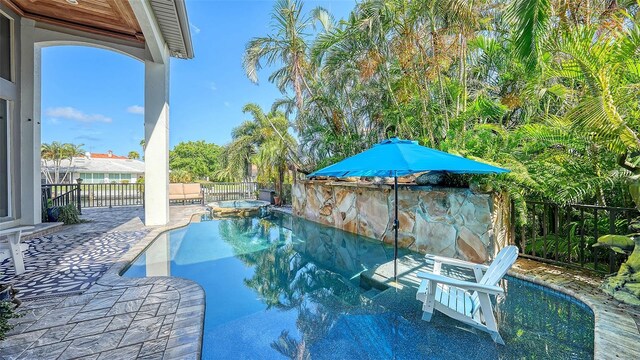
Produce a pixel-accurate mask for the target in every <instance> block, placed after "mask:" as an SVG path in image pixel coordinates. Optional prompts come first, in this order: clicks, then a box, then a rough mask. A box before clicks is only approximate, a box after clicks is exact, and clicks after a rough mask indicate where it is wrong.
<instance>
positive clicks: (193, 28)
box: [189, 24, 200, 35]
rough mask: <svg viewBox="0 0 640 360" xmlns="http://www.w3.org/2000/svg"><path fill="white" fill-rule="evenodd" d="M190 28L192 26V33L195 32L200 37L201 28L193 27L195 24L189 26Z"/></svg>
mask: <svg viewBox="0 0 640 360" xmlns="http://www.w3.org/2000/svg"><path fill="white" fill-rule="evenodd" d="M189 26H191V31H192V32H193V34H194V35H198V34H200V28H199V27H197V26H195V25H193V24H189Z"/></svg>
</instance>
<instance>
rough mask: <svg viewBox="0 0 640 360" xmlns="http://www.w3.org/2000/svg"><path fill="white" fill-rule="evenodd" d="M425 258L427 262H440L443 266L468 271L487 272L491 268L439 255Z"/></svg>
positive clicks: (428, 255) (429, 255)
mask: <svg viewBox="0 0 640 360" xmlns="http://www.w3.org/2000/svg"><path fill="white" fill-rule="evenodd" d="M424 258H425V259H427V260H433V261H434V262H439V263H441V264H445V265H453V266H460V267H464V268H468V269H473V268H479V269H481V270H482V271H487V269H488V268H489V267H488V266H487V265H483V264H476V263H473V262H470V261H464V260H459V259H453V258H448V257H444V256H438V255H431V254H427V255H425V256H424Z"/></svg>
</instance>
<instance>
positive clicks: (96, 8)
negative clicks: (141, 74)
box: [0, 0, 144, 43]
mask: <svg viewBox="0 0 640 360" xmlns="http://www.w3.org/2000/svg"><path fill="white" fill-rule="evenodd" d="M77 1H78V4H77V5H72V4H69V3H68V2H67V1H66V0H0V3H1V4H3V5H5V6H7V7H8V8H9V9H11V10H12V11H14V12H15V13H17V14H18V15H20V16H22V17H25V18H28V19H33V20H35V21H39V22H43V23H47V24H52V25H56V26H61V27H65V28H69V29H73V30H78V31H83V32H88V33H91V34H96V35H103V36H108V37H112V38H117V39H122V40H128V41H133V42H138V43H144V35H143V34H142V30H141V29H140V25H139V24H138V20H137V19H136V17H135V14H134V13H133V10H132V9H131V6H130V5H129V2H128V1H124V0H77Z"/></svg>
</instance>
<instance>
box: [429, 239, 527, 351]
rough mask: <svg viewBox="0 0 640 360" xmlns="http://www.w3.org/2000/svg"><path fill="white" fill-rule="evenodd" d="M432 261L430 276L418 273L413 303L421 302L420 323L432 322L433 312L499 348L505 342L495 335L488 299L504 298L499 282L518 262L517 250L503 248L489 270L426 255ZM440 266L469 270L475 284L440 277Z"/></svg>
mask: <svg viewBox="0 0 640 360" xmlns="http://www.w3.org/2000/svg"><path fill="white" fill-rule="evenodd" d="M426 257H427V259H431V260H433V262H434V264H433V273H429V272H419V273H418V277H419V278H421V279H423V280H422V282H421V283H420V287H419V288H418V293H417V294H416V299H418V300H420V301H422V302H423V305H422V311H423V312H424V313H423V315H422V320H425V321H431V316H432V315H433V310H434V309H435V310H438V311H440V312H441V313H443V314H445V315H447V316H449V317H451V318H454V319H456V320H459V321H461V322H463V323H465V324H468V325H471V326H473V327H475V328H477V329H480V330H483V331H486V332H488V333H489V334H491V338H493V341H495V342H496V343H498V344H502V345H504V341H503V340H502V337H501V336H500V333H499V332H498V325H497V323H496V318H495V316H494V315H493V305H492V304H491V299H490V298H489V295H499V294H503V293H504V290H503V289H502V288H501V287H500V286H498V282H499V281H500V279H502V277H503V276H504V275H505V274H506V273H507V271H508V270H509V268H511V265H513V263H514V262H515V261H516V259H517V258H518V248H517V247H515V246H506V247H504V248H503V249H502V250H500V252H499V253H498V255H497V256H496V258H495V260H494V261H493V262H492V263H491V265H490V266H486V265H481V264H475V263H471V262H467V261H463V260H457V259H451V258H446V257H441V256H435V255H427V256H426ZM442 264H446V265H453V266H458V267H464V268H468V269H472V270H473V273H474V275H475V277H476V282H471V281H464V280H458V279H454V278H450V277H447V276H443V275H440V269H441V267H442Z"/></svg>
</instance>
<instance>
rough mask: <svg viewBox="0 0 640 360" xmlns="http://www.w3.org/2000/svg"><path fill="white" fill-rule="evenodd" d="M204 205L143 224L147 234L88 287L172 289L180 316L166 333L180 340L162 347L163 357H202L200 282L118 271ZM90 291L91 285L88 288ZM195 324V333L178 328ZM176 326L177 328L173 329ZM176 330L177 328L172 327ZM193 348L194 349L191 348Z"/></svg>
mask: <svg viewBox="0 0 640 360" xmlns="http://www.w3.org/2000/svg"><path fill="white" fill-rule="evenodd" d="M206 213H207V211H206V210H205V208H202V209H193V211H189V212H188V213H185V214H180V218H179V219H175V220H172V221H171V222H170V223H169V224H168V225H165V226H156V227H147V228H148V229H151V231H149V233H147V235H146V236H145V237H144V238H142V240H140V241H138V242H137V243H136V244H134V245H133V246H132V247H131V248H129V250H128V251H127V252H126V253H125V254H124V255H122V256H121V257H120V258H119V259H118V260H117V261H116V262H114V263H113V264H112V265H111V267H110V268H109V270H107V272H106V273H105V274H104V275H103V276H102V277H100V279H98V280H97V282H96V284H95V285H94V286H93V287H92V288H94V287H95V288H101V287H107V288H129V287H137V286H144V285H164V286H167V287H169V288H173V289H175V290H176V291H177V292H178V294H179V295H180V297H179V302H178V307H177V310H176V316H177V315H182V316H181V321H180V325H176V323H174V326H173V327H172V331H171V333H170V335H169V338H168V341H169V342H171V343H175V344H181V346H177V347H176V349H175V351H174V352H173V353H167V352H169V350H170V349H167V350H166V351H165V354H164V357H163V358H175V359H185V358H195V359H200V358H201V357H202V343H203V335H204V313H205V296H206V294H205V291H204V289H203V288H202V286H201V285H200V284H198V283H197V282H195V281H193V280H189V279H185V278H181V277H176V276H152V277H143V278H128V277H124V276H122V275H121V274H122V273H123V272H124V271H125V270H126V269H127V268H128V267H129V266H130V264H131V263H132V262H133V261H134V260H135V259H136V258H137V257H138V256H140V254H142V252H143V251H144V250H145V249H146V248H147V247H148V246H149V245H150V244H151V243H152V242H153V241H155V240H156V239H157V238H158V237H159V236H160V235H161V234H162V233H165V232H168V231H171V230H176V229H179V228H183V227H185V226H188V225H189V224H191V223H192V222H194V219H196V218H197V217H198V216H201V215H203V214H206ZM89 291H91V289H90V290H89ZM194 324H197V325H198V326H197V331H196V332H195V333H193V332H190V333H184V332H182V331H180V329H179V328H184V329H187V328H189V327H193V326H194ZM176 326H177V327H178V329H176ZM175 330H177V331H175ZM194 335H196V336H195V338H197V339H198V343H197V344H196V346H195V349H193V348H194V346H193V343H192V342H191V341H192V339H193V336H194ZM193 350H195V351H193Z"/></svg>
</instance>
